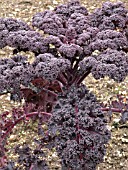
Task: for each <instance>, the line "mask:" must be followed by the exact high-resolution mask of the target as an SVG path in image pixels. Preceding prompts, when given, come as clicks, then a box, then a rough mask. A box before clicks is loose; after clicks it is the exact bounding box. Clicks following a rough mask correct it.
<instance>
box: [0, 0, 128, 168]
mask: <svg viewBox="0 0 128 170" xmlns="http://www.w3.org/2000/svg"><path fill="white" fill-rule="evenodd" d="M37 29H38V30H42V31H43V33H42V34H41V33H40V32H38V31H36V30H37ZM6 46H10V47H12V48H13V54H14V56H13V57H11V58H4V59H0V95H3V94H7V93H10V94H11V95H10V100H13V101H19V102H21V101H22V99H24V100H25V103H24V105H23V107H22V108H13V109H12V111H11V118H10V117H8V115H9V114H10V112H9V111H6V112H4V113H2V114H0V129H1V131H0V157H1V158H0V166H1V170H12V169H13V170H14V169H18V168H16V167H15V163H14V162H9V161H8V162H6V161H5V159H6V156H5V152H6V147H5V145H6V144H7V137H8V136H9V134H10V133H12V129H13V127H14V126H15V125H16V124H18V123H19V122H21V121H24V122H27V120H28V119H30V118H32V120H33V121H36V120H38V134H39V135H41V136H42V138H41V139H40V140H37V141H36V142H37V143H38V145H37V148H36V149H35V150H34V151H32V150H31V148H29V147H28V146H24V147H22V149H21V147H19V146H17V147H16V148H15V152H16V153H18V154H19V158H18V164H21V165H22V166H24V167H25V170H39V169H40V170H44V169H46V170H47V169H49V168H48V166H47V164H46V162H45V158H46V155H45V154H44V152H43V150H42V148H43V147H47V148H48V149H52V148H55V149H56V152H57V154H58V156H59V158H60V159H61V169H62V170H95V169H96V166H97V165H98V164H99V163H101V162H102V161H103V157H104V155H105V152H106V149H105V144H107V143H108V141H109V139H110V137H111V135H110V131H109V130H108V129H107V119H106V118H105V111H111V112H114V111H116V112H121V113H122V118H121V121H122V122H124V121H126V120H127V115H128V104H127V105H124V104H123V103H121V107H120V108H119V106H120V105H118V104H117V103H118V102H115V103H114V102H113V103H112V107H111V108H109V107H105V106H104V107H103V105H102V106H101V105H100V103H98V101H97V100H96V97H95V95H93V94H92V93H91V92H89V90H88V89H87V88H86V85H85V84H83V80H84V79H85V78H86V77H87V76H88V75H89V74H92V76H93V77H94V78H95V79H100V78H104V77H105V76H108V77H109V78H111V79H114V80H115V81H117V82H122V81H124V79H125V78H126V76H127V75H128V55H127V52H128V10H127V9H126V8H125V7H124V4H123V3H121V2H117V3H111V2H105V3H103V4H102V7H101V8H98V9H96V10H95V11H94V12H93V13H89V12H88V11H87V9H86V8H85V7H84V6H82V5H81V4H80V2H79V1H78V0H71V1H69V2H68V3H67V4H65V5H59V6H57V7H56V8H54V10H52V11H51V10H46V11H44V12H40V13H37V14H35V15H34V16H33V18H32V26H29V25H27V24H26V23H24V22H23V21H20V20H17V19H12V18H0V48H1V49H2V48H4V47H6ZM21 51H23V52H27V51H31V52H33V54H34V56H35V58H34V61H33V62H29V60H28V58H27V57H26V56H23V55H21V54H20V52H21ZM123 115H124V117H123ZM44 123H45V124H46V125H47V129H48V130H47V131H46V130H45V131H44V130H43V128H42V125H43V124H44Z"/></svg>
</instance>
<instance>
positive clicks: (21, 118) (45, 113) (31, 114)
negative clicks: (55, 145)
mask: <svg viewBox="0 0 128 170" xmlns="http://www.w3.org/2000/svg"><path fill="white" fill-rule="evenodd" d="M41 113H42V114H44V115H47V116H50V117H51V116H52V114H51V113H47V112H41ZM38 114H39V113H38V112H32V113H28V114H24V115H23V116H21V117H20V118H19V119H17V120H16V121H15V122H14V123H13V124H12V125H11V127H10V128H9V129H8V130H7V131H6V133H5V134H4V135H3V136H2V141H3V140H4V139H5V137H6V136H7V135H8V134H9V133H10V132H11V131H12V129H13V127H14V126H15V125H16V124H17V123H18V122H20V121H21V120H23V119H24V118H27V117H32V116H34V115H38ZM2 141H1V142H2Z"/></svg>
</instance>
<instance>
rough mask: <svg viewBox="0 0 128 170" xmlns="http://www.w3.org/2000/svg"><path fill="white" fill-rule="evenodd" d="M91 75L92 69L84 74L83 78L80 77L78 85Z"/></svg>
mask: <svg viewBox="0 0 128 170" xmlns="http://www.w3.org/2000/svg"><path fill="white" fill-rule="evenodd" d="M90 73H91V69H89V70H88V71H87V72H86V73H84V74H83V76H82V77H80V78H79V79H78V80H77V84H80V83H81V82H82V81H83V80H84V79H85V78H86V77H87V76H88V75H89V74H90Z"/></svg>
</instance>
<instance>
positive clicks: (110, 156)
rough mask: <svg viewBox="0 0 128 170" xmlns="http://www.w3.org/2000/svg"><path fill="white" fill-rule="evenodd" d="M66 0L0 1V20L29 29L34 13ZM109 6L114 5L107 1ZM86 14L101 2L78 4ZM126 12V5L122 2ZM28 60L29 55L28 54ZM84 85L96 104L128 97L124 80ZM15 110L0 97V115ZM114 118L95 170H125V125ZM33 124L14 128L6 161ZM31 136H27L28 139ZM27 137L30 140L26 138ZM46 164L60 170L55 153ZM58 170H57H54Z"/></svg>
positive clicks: (127, 165) (8, 50) (9, 52)
mask: <svg viewBox="0 0 128 170" xmlns="http://www.w3.org/2000/svg"><path fill="white" fill-rule="evenodd" d="M66 1H67V0H40V1H39V0H4V1H3V0H1V1H0V17H13V18H19V19H22V20H24V21H26V22H27V23H29V24H30V25H31V19H32V16H33V15H34V14H35V13H36V12H41V11H44V10H45V9H51V10H52V9H53V8H54V7H55V6H56V5H58V4H60V3H65V2H66ZM111 1H112V2H117V1H115V0H111ZM81 2H82V4H84V5H85V6H86V7H87V9H88V10H89V11H93V10H94V9H95V8H96V7H100V6H101V4H102V3H103V2H105V1H103V0H97V1H95V0H91V1H90V0H81ZM122 2H124V3H125V6H126V7H127V8H128V1H127V0H122ZM10 56H12V49H11V48H8V47H6V48H4V49H3V50H0V57H2V58H4V57H10ZM28 56H29V57H30V59H31V58H32V54H31V53H28ZM85 84H86V85H87V86H88V88H89V89H90V90H91V91H93V92H94V93H95V94H96V96H97V98H98V100H99V101H101V100H103V101H104V102H107V101H108V100H109V99H110V98H111V97H113V96H114V97H116V95H117V94H123V95H124V96H128V78H126V79H125V81H124V82H123V83H120V84H118V83H115V82H114V81H113V80H110V79H108V78H105V79H102V80H95V79H94V78H92V76H91V75H90V76H89V77H88V78H87V79H86V80H85ZM14 105H15V106H18V103H13V102H10V100H9V95H5V96H0V113H1V112H2V111H5V110H10V109H11V107H12V106H14ZM119 116H120V115H118V114H115V115H113V123H110V124H108V128H110V130H111V131H112V138H111V140H110V142H109V144H108V145H107V153H106V156H105V157H104V162H103V163H101V164H100V165H99V166H98V167H97V170H128V124H127V123H126V124H123V125H120V124H119V123H118V120H119ZM35 129H36V124H35V127H33V124H32V126H31V124H30V126H29V127H23V126H22V127H21V126H18V127H17V128H16V129H15V130H14V133H13V135H11V136H10V138H9V141H10V142H9V143H10V146H8V147H9V148H10V151H9V152H8V156H9V158H13V159H14V158H15V155H14V154H13V152H12V150H11V148H12V147H13V146H15V145H17V144H18V142H19V143H20V144H21V143H24V142H28V143H29V142H30V141H31V140H32V138H33V137H34V136H35V134H36V130H35ZM30 134H31V135H30ZM29 136H31V138H29ZM48 161H49V164H50V167H51V170H55V169H56V170H57V169H58V170H60V169H61V168H60V165H59V161H58V157H57V155H56V153H54V154H51V153H49V157H48ZM57 167H58V168H57Z"/></svg>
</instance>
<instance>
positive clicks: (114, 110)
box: [101, 107, 122, 113]
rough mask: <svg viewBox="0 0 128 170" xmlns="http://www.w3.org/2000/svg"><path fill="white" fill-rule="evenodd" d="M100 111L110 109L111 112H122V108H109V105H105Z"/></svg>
mask: <svg viewBox="0 0 128 170" xmlns="http://www.w3.org/2000/svg"><path fill="white" fill-rule="evenodd" d="M101 110H102V111H110V110H111V111H112V112H117V113H120V112H122V109H116V108H109V107H106V108H101Z"/></svg>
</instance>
